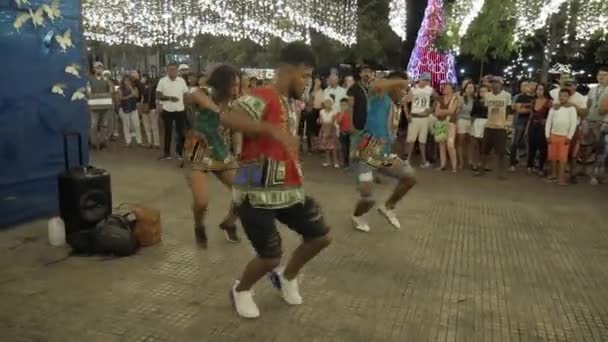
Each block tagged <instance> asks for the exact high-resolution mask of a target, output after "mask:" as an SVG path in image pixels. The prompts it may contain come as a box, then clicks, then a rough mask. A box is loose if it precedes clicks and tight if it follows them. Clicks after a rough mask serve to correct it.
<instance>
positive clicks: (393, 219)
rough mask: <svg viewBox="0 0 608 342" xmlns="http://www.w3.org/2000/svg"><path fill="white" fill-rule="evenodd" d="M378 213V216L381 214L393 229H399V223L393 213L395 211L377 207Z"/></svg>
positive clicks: (383, 206)
mask: <svg viewBox="0 0 608 342" xmlns="http://www.w3.org/2000/svg"><path fill="white" fill-rule="evenodd" d="M378 211H379V212H380V214H382V216H384V217H385V218H386V220H387V221H388V223H390V224H391V225H392V226H393V228H395V229H401V223H400V222H399V219H398V218H397V214H396V213H395V211H394V210H393V209H389V208H387V207H386V206H385V205H382V206H380V207H378Z"/></svg>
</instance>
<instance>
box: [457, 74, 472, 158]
mask: <svg viewBox="0 0 608 342" xmlns="http://www.w3.org/2000/svg"><path fill="white" fill-rule="evenodd" d="M474 103H475V84H473V81H469V82H467V83H465V85H464V87H463V88H462V92H461V93H460V101H459V105H460V109H459V110H458V122H457V126H458V127H457V132H456V133H458V134H457V136H456V154H457V155H458V167H459V168H460V169H463V168H464V160H465V151H466V155H467V157H468V158H469V159H468V162H469V166H473V159H472V152H471V146H472V145H473V144H472V143H471V141H470V136H471V132H472V127H473V116H472V114H473V104H474Z"/></svg>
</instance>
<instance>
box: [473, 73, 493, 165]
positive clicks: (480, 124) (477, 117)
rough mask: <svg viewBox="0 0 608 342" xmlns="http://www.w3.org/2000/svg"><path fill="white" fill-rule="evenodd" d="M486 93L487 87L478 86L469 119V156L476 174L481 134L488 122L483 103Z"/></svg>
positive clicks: (479, 157)
mask: <svg viewBox="0 0 608 342" xmlns="http://www.w3.org/2000/svg"><path fill="white" fill-rule="evenodd" d="M488 92H489V90H488V87H486V86H485V85H483V84H482V85H480V86H479V89H478V90H477V95H476V97H475V103H473V112H472V113H471V117H472V118H473V128H472V131H471V136H472V137H473V139H472V141H471V146H472V148H471V154H472V156H473V157H472V159H473V171H474V172H477V171H478V170H479V167H480V166H481V165H480V160H481V151H482V146H483V133H484V130H485V129H486V122H487V121H488V107H486V103H485V97H486V94H487V93H488Z"/></svg>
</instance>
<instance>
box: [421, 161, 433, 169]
mask: <svg viewBox="0 0 608 342" xmlns="http://www.w3.org/2000/svg"><path fill="white" fill-rule="evenodd" d="M431 166H432V165H431V163H429V162H428V161H426V162H424V163H422V164H420V168H421V169H428V168H429V167H431Z"/></svg>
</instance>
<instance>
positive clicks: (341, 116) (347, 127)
mask: <svg viewBox="0 0 608 342" xmlns="http://www.w3.org/2000/svg"><path fill="white" fill-rule="evenodd" d="M337 120H338V126H339V127H340V136H339V138H340V146H341V147H342V148H341V151H342V160H343V163H344V167H349V166H350V131H351V129H352V118H351V117H350V113H349V110H348V99H342V101H340V113H338V119H337Z"/></svg>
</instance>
